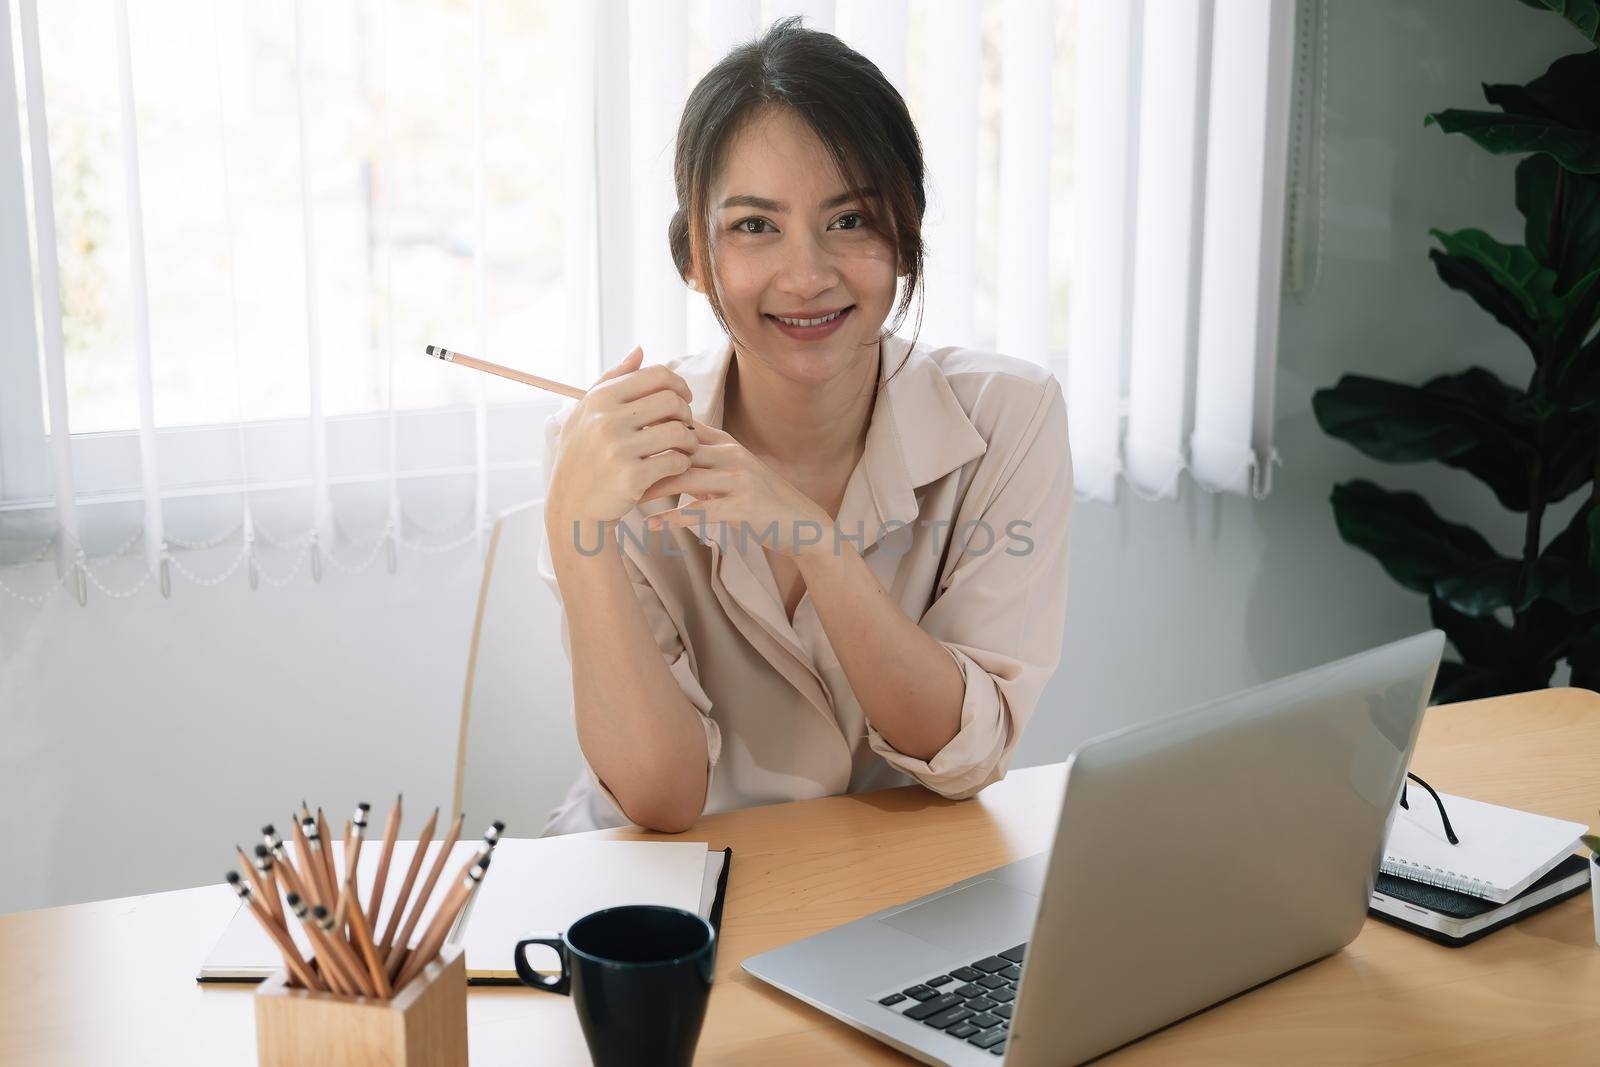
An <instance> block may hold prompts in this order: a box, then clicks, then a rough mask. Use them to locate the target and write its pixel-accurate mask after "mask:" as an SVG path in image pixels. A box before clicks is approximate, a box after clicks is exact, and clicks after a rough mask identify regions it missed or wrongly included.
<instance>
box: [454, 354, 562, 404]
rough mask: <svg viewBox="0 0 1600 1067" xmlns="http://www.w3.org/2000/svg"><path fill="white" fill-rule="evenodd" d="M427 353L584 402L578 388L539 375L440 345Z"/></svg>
mask: <svg viewBox="0 0 1600 1067" xmlns="http://www.w3.org/2000/svg"><path fill="white" fill-rule="evenodd" d="M427 352H428V355H430V356H434V357H436V358H438V359H442V360H444V361H445V362H446V363H459V364H461V365H462V366H463V367H471V368H472V369H473V370H481V371H483V372H485V373H487V374H493V375H497V376H498V377H501V378H509V379H511V380H512V381H514V382H521V383H522V384H523V385H531V386H533V387H534V388H536V389H543V390H545V391H546V392H550V393H557V394H559V395H561V396H568V397H571V398H572V399H574V400H582V399H583V397H584V390H582V389H579V388H578V387H577V386H574V385H567V384H565V383H564V382H557V381H551V380H550V379H549V378H541V377H539V376H538V375H537V374H529V373H527V372H526V371H520V370H513V369H512V368H510V367H502V366H501V365H500V364H498V363H490V362H489V361H488V360H486V359H474V358H472V357H471V356H469V355H465V354H464V353H461V352H452V351H450V349H448V348H443V347H441V346H439V345H429V346H428V348H427Z"/></svg>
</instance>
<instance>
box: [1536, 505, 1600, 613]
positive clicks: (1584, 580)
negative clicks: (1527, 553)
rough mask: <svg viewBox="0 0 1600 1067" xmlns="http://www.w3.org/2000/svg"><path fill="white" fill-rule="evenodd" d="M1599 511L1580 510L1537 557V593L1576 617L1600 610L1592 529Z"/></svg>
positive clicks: (1599, 582)
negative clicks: (1538, 585) (1538, 586)
mask: <svg viewBox="0 0 1600 1067" xmlns="http://www.w3.org/2000/svg"><path fill="white" fill-rule="evenodd" d="M1596 515H1600V508H1590V509H1589V510H1588V511H1585V510H1584V509H1583V508H1579V509H1578V510H1577V511H1576V512H1575V513H1573V516H1572V519H1571V521H1569V522H1568V523H1567V525H1566V528H1565V529H1563V530H1562V531H1561V532H1560V533H1558V534H1556V536H1554V537H1552V538H1551V539H1550V543H1549V544H1547V545H1546V546H1545V547H1544V551H1543V552H1541V553H1540V554H1539V565H1538V571H1539V584H1540V589H1539V594H1540V596H1542V597H1545V598H1547V599H1549V600H1550V601H1552V602H1554V603H1555V604H1558V605H1560V606H1561V607H1562V608H1563V609H1564V610H1566V611H1570V612H1572V613H1573V614H1576V615H1583V614H1587V613H1589V612H1594V611H1600V560H1597V559H1596V558H1595V546H1594V538H1595V528H1596V527H1600V519H1596V517H1595V516H1596Z"/></svg>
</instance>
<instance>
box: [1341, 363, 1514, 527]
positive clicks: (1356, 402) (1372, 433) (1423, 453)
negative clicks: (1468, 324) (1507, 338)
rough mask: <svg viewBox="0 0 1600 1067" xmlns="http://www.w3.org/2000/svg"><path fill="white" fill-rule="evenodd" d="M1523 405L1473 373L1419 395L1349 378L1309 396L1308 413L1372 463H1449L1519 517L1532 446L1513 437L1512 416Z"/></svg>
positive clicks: (1426, 387)
mask: <svg viewBox="0 0 1600 1067" xmlns="http://www.w3.org/2000/svg"><path fill="white" fill-rule="evenodd" d="M1523 399H1525V398H1524V395H1523V394H1522V393H1521V392H1520V391H1519V390H1516V389H1513V388H1512V387H1511V386H1509V385H1506V384H1505V383H1504V382H1502V381H1500V379H1498V378H1496V377H1495V376H1494V375H1493V374H1490V373H1489V372H1488V371H1486V370H1483V369H1482V368H1479V367H1472V368H1469V369H1468V370H1466V371H1463V372H1462V373H1460V374H1453V375H1442V376H1440V377H1437V378H1434V379H1432V380H1431V381H1428V382H1426V383H1424V384H1423V385H1422V386H1420V387H1418V386H1410V385H1401V384H1398V383H1395V382H1387V381H1383V380H1382V379H1379V378H1368V377H1365V376H1363V375H1358V374H1347V375H1345V376H1344V377H1342V378H1340V379H1339V382H1338V384H1337V385H1335V386H1333V387H1332V388H1330V389H1320V390H1318V391H1317V392H1316V393H1314V394H1313V395H1312V397H1311V410H1312V412H1313V414H1314V415H1315V416H1316V419H1317V424H1318V425H1319V426H1321V427H1322V429H1323V430H1324V431H1325V432H1326V433H1327V434H1329V435H1330V436H1332V437H1337V438H1339V439H1340V440H1342V441H1347V442H1349V443H1350V444H1352V445H1354V446H1355V447H1356V448H1358V449H1360V450H1361V451H1362V452H1363V453H1365V454H1366V455H1368V456H1371V457H1372V458H1374V459H1377V460H1382V461H1383V462H1385V463H1419V462H1424V461H1428V460H1437V461H1439V462H1443V463H1447V464H1449V465H1450V466H1452V467H1455V468H1457V469H1460V470H1465V471H1467V472H1468V473H1470V474H1472V475H1473V476H1474V477H1476V478H1478V479H1479V480H1480V481H1482V482H1484V483H1485V484H1486V485H1488V486H1489V487H1490V489H1492V490H1493V491H1494V494H1495V497H1496V498H1497V499H1499V501H1500V502H1501V504H1503V505H1504V506H1506V507H1508V508H1511V509H1512V510H1514V511H1525V510H1527V507H1528V496H1529V465H1530V463H1531V460H1532V458H1533V446H1532V445H1531V444H1530V442H1529V440H1528V439H1527V437H1524V436H1519V435H1518V434H1517V433H1516V432H1515V427H1516V425H1517V424H1518V423H1519V422H1526V420H1525V419H1524V418H1523V417H1521V416H1519V414H1518V413H1517V412H1518V410H1519V409H1518V407H1517V405H1518V404H1519V402H1520V401H1522V400H1523ZM1529 425H1530V426H1531V423H1530V424H1529ZM1528 436H1531V434H1530V435H1528Z"/></svg>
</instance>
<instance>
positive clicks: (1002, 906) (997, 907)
mask: <svg viewBox="0 0 1600 1067" xmlns="http://www.w3.org/2000/svg"><path fill="white" fill-rule="evenodd" d="M1038 908H1039V898H1038V897H1037V896H1035V895H1034V894H1032V893H1025V892H1023V891H1022V890H1020V889H1016V888H1013V887H1012V886H1008V885H1004V884H1002V883H1000V882H997V881H995V880H993V879H988V880H986V881H982V882H979V883H977V884H976V885H970V886H968V887H967V888H965V889H958V890H956V891H955V892H954V893H946V894H944V895H943V896H940V897H935V898H933V899H932V900H929V901H925V902H923V903H921V904H914V905H912V906H911V907H909V908H906V909H905V910H904V911H897V912H895V913H894V914H893V915H890V916H889V917H888V918H885V919H880V920H878V921H879V922H882V923H884V924H886V925H888V926H892V927H894V928H895V929H896V930H900V931H902V932H904V933H908V934H910V935H911V936H912V937H916V938H920V939H921V940H923V941H926V942H928V943H929V944H930V945H937V946H939V947H940V948H944V949H949V950H951V951H954V952H959V953H972V954H973V958H974V959H976V958H977V957H978V956H987V955H990V954H991V953H995V952H1000V951H1003V950H1005V949H1008V948H1010V947H1011V946H1012V945H1015V944H1019V943H1021V942H1023V941H1026V940H1027V939H1028V934H1029V932H1030V931H1031V930H1032V929H1033V919H1034V914H1035V912H1037V910H1038Z"/></svg>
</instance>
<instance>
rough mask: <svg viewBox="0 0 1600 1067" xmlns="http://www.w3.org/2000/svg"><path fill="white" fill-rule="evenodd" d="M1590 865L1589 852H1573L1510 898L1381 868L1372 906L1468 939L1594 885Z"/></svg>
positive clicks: (1381, 913)
mask: <svg viewBox="0 0 1600 1067" xmlns="http://www.w3.org/2000/svg"><path fill="white" fill-rule="evenodd" d="M1590 867H1591V864H1590V862H1589V860H1588V858H1587V857H1586V856H1568V857H1567V858H1566V859H1564V860H1562V861H1561V862H1560V863H1558V864H1556V865H1555V867H1553V868H1552V869H1551V870H1550V871H1548V872H1547V873H1546V874H1545V875H1544V877H1542V878H1540V879H1538V880H1537V881H1535V882H1534V883H1533V884H1532V885H1530V886H1529V887H1528V888H1527V889H1525V890H1523V891H1522V892H1521V893H1519V894H1518V895H1517V896H1515V897H1513V898H1512V899H1511V900H1508V901H1507V902H1506V903H1504V904H1496V903H1495V902H1494V901H1492V900H1485V899H1483V898H1482V897H1478V896H1473V895H1471V894H1468V893H1458V892H1456V891H1454V890H1451V889H1445V888H1443V887H1441V886H1435V885H1427V884H1424V883H1422V882H1414V881H1412V880H1410V879H1409V878H1398V877H1396V876H1394V875H1392V874H1380V875H1378V885H1377V888H1376V889H1374V890H1373V892H1372V905H1371V912H1372V914H1374V915H1376V916H1377V917H1378V918H1380V919H1385V920H1387V921H1389V922H1392V923H1395V924H1397V925H1399V926H1404V927H1405V928H1406V929H1408V930H1411V931H1412V932H1414V933H1418V934H1421V935H1422V936H1423V937H1426V938H1430V939H1431V940H1434V941H1437V942H1439V943H1440V944H1444V945H1466V944H1470V943H1471V942H1473V941H1476V940H1477V939H1478V938H1480V937H1482V936H1483V935H1484V934H1487V933H1490V932H1491V931H1494V930H1498V929H1500V927H1502V926H1504V925H1506V924H1507V923H1509V922H1514V921H1515V920H1517V919H1520V918H1523V917H1524V916H1527V915H1531V914H1533V913H1534V912H1536V911H1539V910H1541V909H1543V908H1547V907H1549V906H1550V905H1552V904H1554V903H1556V902H1557V901H1561V900H1565V899H1567V898H1568V897H1570V896H1572V895H1573V894H1575V893H1581V892H1582V891H1583V890H1584V889H1585V888H1587V887H1588V885H1589V868H1590Z"/></svg>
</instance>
